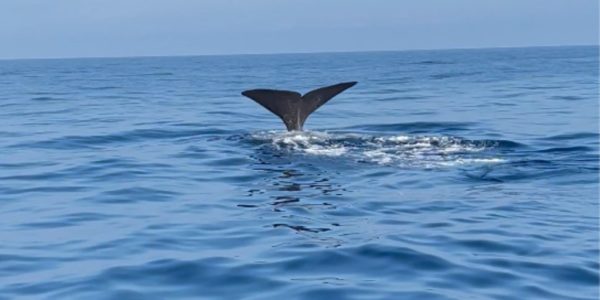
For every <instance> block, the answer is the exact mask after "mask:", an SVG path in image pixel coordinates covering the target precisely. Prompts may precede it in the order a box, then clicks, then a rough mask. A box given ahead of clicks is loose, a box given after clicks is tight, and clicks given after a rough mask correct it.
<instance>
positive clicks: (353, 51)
mask: <svg viewBox="0 0 600 300" xmlns="http://www.w3.org/2000/svg"><path fill="white" fill-rule="evenodd" d="M599 46H600V45H599V44H573V45H536V46H484V47H456V48H414V49H410V48H408V49H387V50H386V49H374V50H332V51H327V50H326V51H298V52H251V53H221V54H216V53H207V54H166V55H115V56H64V57H63V56H56V57H21V58H18V57H17V58H10V57H9V58H2V57H0V61H17V60H69V59H124V58H165V57H201V56H260V55H265V56H266V55H298V54H344V53H373V52H413V51H452V50H486V49H489V50H491V49H522V48H560V47H599Z"/></svg>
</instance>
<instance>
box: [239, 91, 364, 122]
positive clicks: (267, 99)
mask: <svg viewBox="0 0 600 300" xmlns="http://www.w3.org/2000/svg"><path fill="white" fill-rule="evenodd" d="M355 84H356V81H352V82H343V83H338V84H335V85H331V86H326V87H322V88H318V89H316V90H312V91H310V92H308V93H306V94H304V95H303V96H302V95H300V93H298V92H292V91H282V90H268V89H255V90H247V91H243V92H242V95H244V96H246V97H248V98H250V99H252V100H254V101H256V102H257V103H258V104H260V105H262V106H263V107H264V108H266V109H268V110H269V111H270V112H272V113H274V114H275V115H277V116H278V117H280V118H281V120H282V121H283V123H285V127H287V130H288V131H292V130H300V131H301V130H302V127H303V126H304V122H305V121H306V118H308V116H309V115H310V114H311V113H313V112H314V111H315V110H317V108H319V107H321V105H323V104H325V102H327V101H329V100H330V99H331V98H333V97H334V96H335V95H337V94H339V93H341V92H343V91H344V90H346V89H348V88H350V87H352V86H354V85H355Z"/></svg>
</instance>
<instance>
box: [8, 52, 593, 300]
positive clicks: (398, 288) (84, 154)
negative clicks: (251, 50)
mask: <svg viewBox="0 0 600 300" xmlns="http://www.w3.org/2000/svg"><path fill="white" fill-rule="evenodd" d="M350 80H357V81H359V84H358V85H356V86H355V87H353V88H351V89H349V90H348V91H346V92H344V93H342V94H340V95H339V96H337V97H336V98H334V99H333V100H331V101H330V102H329V103H327V104H326V105H325V106H323V107H322V108H320V109H319V110H318V111H317V112H315V113H314V115H312V116H311V117H310V118H309V119H308V121H307V123H306V125H305V128H307V129H308V132H306V133H303V134H288V133H286V132H285V131H284V130H283V128H284V126H283V124H282V123H281V121H279V119H278V118H276V117H275V116H273V115H271V114H270V113H269V112H268V111H266V110H265V109H264V108H262V107H260V106H259V105H257V104H256V103H254V102H253V101H251V100H249V99H247V98H244V97H242V96H241V95H240V92H241V91H243V90H245V89H250V88H258V87H263V88H279V89H292V90H298V91H301V92H306V91H308V90H310V89H312V88H316V87H320V86H323V85H328V84H333V83H336V82H341V81H350ZM598 139H599V132H598V48H597V47H555V48H520V49H483V50H445V51H407V52H373V53H339V54H293V55H292V54H290V55H247V56H204V57H156V58H110V59H65V60H14V61H0V229H1V230H0V299H203V298H207V299H597V298H598V296H599V295H598V280H599V272H598V268H599V261H598V257H599V247H598V242H599V239H598V235H599V232H598V226H599V224H598V209H599V208H598V163H599V160H598V158H599V157H598Z"/></svg>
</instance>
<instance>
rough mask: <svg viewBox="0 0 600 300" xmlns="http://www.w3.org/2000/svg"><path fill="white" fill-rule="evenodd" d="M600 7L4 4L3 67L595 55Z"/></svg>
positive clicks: (422, 2) (549, 2) (128, 0)
mask: <svg viewBox="0 0 600 300" xmlns="http://www.w3.org/2000/svg"><path fill="white" fill-rule="evenodd" d="M598 2H599V1H598V0H418V1H417V0H411V1H409V0H0V45H1V46H0V58H31V57H87V56H146V55H190V54H236V53H281V52H324V51H360V50H402V49H431V48H472V47H498V46H504V47H506V46H509V47H510V46H540V45H590V44H597V43H598Z"/></svg>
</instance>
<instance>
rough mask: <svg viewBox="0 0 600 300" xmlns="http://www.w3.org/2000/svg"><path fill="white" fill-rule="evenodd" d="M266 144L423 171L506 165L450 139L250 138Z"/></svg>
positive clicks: (480, 146)
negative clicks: (473, 165) (464, 166)
mask: <svg viewBox="0 0 600 300" xmlns="http://www.w3.org/2000/svg"><path fill="white" fill-rule="evenodd" d="M252 137H253V138H255V139H258V140H264V141H269V142H271V144H272V145H273V146H274V147H275V148H276V149H279V150H286V151H292V152H298V153H304V154H309V155H318V156H319V155H322V156H332V157H342V156H343V157H348V158H349V159H353V160H356V161H368V162H373V163H377V164H381V165H399V166H413V167H414V166H418V167H425V168H435V167H448V166H457V165H469V164H497V163H503V162H505V160H504V159H502V158H499V157H489V156H490V154H489V153H488V154H487V155H486V151H485V150H489V149H490V148H493V147H491V146H489V145H488V146H486V145H485V143H478V142H473V141H468V140H464V139H461V138H458V137H452V136H406V135H397V136H378V137H374V136H369V135H359V134H336V133H326V132H311V131H309V132H277V131H268V132H260V133H257V134H254V135H252Z"/></svg>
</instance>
